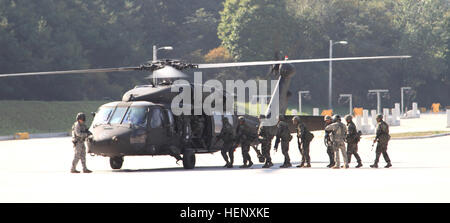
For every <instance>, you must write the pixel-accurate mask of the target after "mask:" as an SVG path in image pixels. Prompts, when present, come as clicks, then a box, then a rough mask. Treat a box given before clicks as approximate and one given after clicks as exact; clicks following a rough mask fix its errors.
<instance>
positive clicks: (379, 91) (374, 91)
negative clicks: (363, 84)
mask: <svg viewBox="0 0 450 223" xmlns="http://www.w3.org/2000/svg"><path fill="white" fill-rule="evenodd" d="M381 93H385V94H387V93H389V90H386V89H379V90H369V94H377V113H378V114H381V95H380V94H381Z"/></svg>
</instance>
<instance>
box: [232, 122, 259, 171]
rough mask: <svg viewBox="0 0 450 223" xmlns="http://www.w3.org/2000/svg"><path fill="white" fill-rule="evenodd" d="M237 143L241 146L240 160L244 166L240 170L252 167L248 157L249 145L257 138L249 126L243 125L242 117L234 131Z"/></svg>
mask: <svg viewBox="0 0 450 223" xmlns="http://www.w3.org/2000/svg"><path fill="white" fill-rule="evenodd" d="M236 135H237V141H238V143H239V144H240V145H241V150H242V158H243V160H244V165H242V166H240V168H249V167H251V166H252V165H253V162H252V159H251V157H250V154H249V152H250V144H251V143H252V141H253V140H255V139H256V138H257V136H256V132H253V131H252V129H251V128H250V126H248V125H247V124H245V118H244V116H240V117H239V124H238V127H237V130H236Z"/></svg>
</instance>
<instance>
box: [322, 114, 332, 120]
mask: <svg viewBox="0 0 450 223" xmlns="http://www.w3.org/2000/svg"><path fill="white" fill-rule="evenodd" d="M323 120H324V121H327V120H329V121H331V116H329V115H326V116H325V117H324V118H323Z"/></svg>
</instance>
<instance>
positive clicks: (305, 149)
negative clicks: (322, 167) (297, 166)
mask: <svg viewBox="0 0 450 223" xmlns="http://www.w3.org/2000/svg"><path fill="white" fill-rule="evenodd" d="M309 143H310V142H302V143H300V144H299V145H298V147H299V150H300V154H301V155H302V163H305V162H306V163H310V162H311V158H310V157H309Z"/></svg>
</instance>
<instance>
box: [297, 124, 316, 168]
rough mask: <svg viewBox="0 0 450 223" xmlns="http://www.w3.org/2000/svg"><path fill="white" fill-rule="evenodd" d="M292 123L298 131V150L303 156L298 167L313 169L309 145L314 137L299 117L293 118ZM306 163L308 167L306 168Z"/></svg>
mask: <svg viewBox="0 0 450 223" xmlns="http://www.w3.org/2000/svg"><path fill="white" fill-rule="evenodd" d="M292 123H293V124H294V126H295V128H296V130H297V142H298V149H299V150H300V154H301V155H302V162H301V163H300V165H298V166H297V167H300V168H301V167H311V158H310V157H309V144H310V143H311V140H312V138H314V135H313V134H312V133H311V132H310V131H309V130H308V129H307V128H306V126H305V124H303V122H302V121H301V120H300V117H299V116H295V117H294V118H292ZM305 162H306V166H305Z"/></svg>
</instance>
